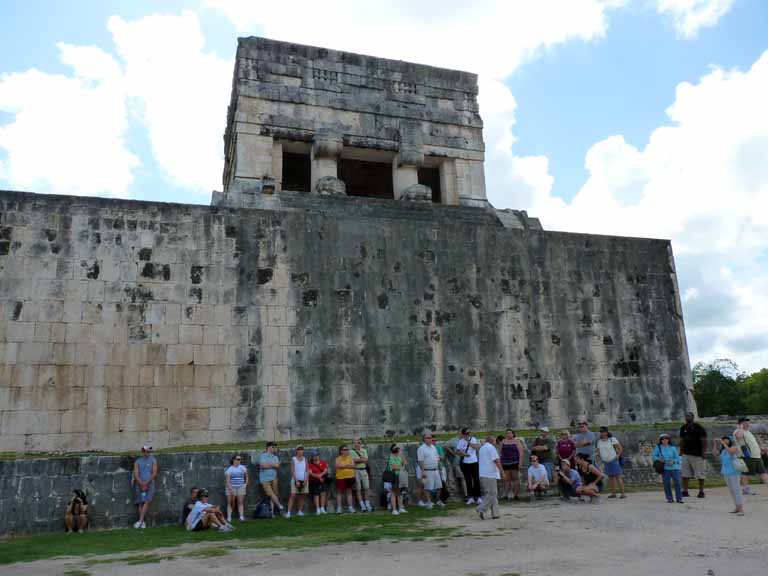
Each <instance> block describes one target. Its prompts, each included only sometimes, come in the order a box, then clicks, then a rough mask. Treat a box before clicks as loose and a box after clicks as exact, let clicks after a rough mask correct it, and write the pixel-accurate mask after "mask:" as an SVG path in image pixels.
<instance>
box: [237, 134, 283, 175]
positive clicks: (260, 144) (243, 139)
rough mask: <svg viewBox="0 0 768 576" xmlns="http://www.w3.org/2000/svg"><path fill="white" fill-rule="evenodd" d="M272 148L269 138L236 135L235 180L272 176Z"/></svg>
mask: <svg viewBox="0 0 768 576" xmlns="http://www.w3.org/2000/svg"><path fill="white" fill-rule="evenodd" d="M273 148H274V146H273V140H272V138H271V137H268V136H257V135H255V134H244V133H242V132H241V133H238V134H237V136H236V143H235V178H261V177H262V176H264V175H268V176H272V151H273Z"/></svg>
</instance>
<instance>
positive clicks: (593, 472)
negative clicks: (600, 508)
mask: <svg viewBox="0 0 768 576" xmlns="http://www.w3.org/2000/svg"><path fill="white" fill-rule="evenodd" d="M576 471H577V472H578V473H579V476H581V486H579V487H578V488H576V495H577V496H579V497H584V498H589V499H590V501H591V502H595V503H597V504H600V503H601V502H602V499H601V498H600V492H601V488H602V486H601V485H602V482H603V478H604V477H605V475H604V474H603V473H602V472H601V471H600V469H599V468H598V467H597V466H595V465H594V464H592V460H591V459H590V458H589V457H587V456H586V455H584V454H579V453H578V452H577V453H576Z"/></svg>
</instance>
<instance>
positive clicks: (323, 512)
mask: <svg viewBox="0 0 768 576" xmlns="http://www.w3.org/2000/svg"><path fill="white" fill-rule="evenodd" d="M320 512H321V513H322V514H328V510H326V509H325V506H323V507H322V508H320Z"/></svg>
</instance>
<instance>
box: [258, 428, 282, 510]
mask: <svg viewBox="0 0 768 576" xmlns="http://www.w3.org/2000/svg"><path fill="white" fill-rule="evenodd" d="M275 452H277V444H275V443H274V442H267V445H266V448H265V449H264V452H262V453H261V454H260V455H259V483H260V484H261V489H262V490H264V494H265V495H266V496H267V498H269V499H270V506H271V508H272V515H273V516H274V514H275V508H277V509H278V511H279V512H280V513H281V514H282V512H283V505H282V504H280V498H279V497H278V494H279V486H278V483H277V471H278V470H280V459H279V458H278V457H277V454H276V453H275Z"/></svg>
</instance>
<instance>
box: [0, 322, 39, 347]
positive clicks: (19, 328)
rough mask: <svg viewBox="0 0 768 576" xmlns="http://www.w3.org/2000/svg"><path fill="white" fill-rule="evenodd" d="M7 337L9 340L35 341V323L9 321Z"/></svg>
mask: <svg viewBox="0 0 768 576" xmlns="http://www.w3.org/2000/svg"><path fill="white" fill-rule="evenodd" d="M5 339H6V341H7V342H33V341H34V339H35V323H34V322H8V324H7V326H6V331H5Z"/></svg>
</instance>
